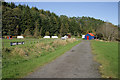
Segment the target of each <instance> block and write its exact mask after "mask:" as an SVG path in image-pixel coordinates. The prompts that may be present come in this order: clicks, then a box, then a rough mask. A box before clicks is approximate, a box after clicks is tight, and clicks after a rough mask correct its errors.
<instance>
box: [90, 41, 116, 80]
mask: <svg viewBox="0 0 120 80" xmlns="http://www.w3.org/2000/svg"><path fill="white" fill-rule="evenodd" d="M91 46H92V49H93V53H94V54H95V60H96V61H97V62H98V63H100V64H101V66H100V68H99V69H100V72H101V74H102V77H103V78H110V77H111V78H118V42H101V41H91Z"/></svg>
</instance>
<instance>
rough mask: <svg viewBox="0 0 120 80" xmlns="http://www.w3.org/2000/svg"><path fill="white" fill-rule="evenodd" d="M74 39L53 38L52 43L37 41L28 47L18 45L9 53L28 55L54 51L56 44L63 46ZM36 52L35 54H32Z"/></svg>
mask: <svg viewBox="0 0 120 80" xmlns="http://www.w3.org/2000/svg"><path fill="white" fill-rule="evenodd" d="M74 41H76V39H75V38H71V39H67V40H55V41H53V42H52V43H37V44H35V46H33V47H32V48H31V47H30V48H28V47H24V48H19V47H15V48H14V49H13V50H12V51H11V53H12V55H13V56H14V55H16V54H18V55H20V56H28V55H30V54H31V55H37V54H38V55H39V54H41V53H42V52H43V51H54V50H55V48H57V47H58V46H61V45H62V46H65V45H66V44H68V43H73V42H74ZM33 53H36V54H33Z"/></svg>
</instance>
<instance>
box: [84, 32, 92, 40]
mask: <svg viewBox="0 0 120 80" xmlns="http://www.w3.org/2000/svg"><path fill="white" fill-rule="evenodd" d="M91 39H94V35H93V34H92V33H88V34H86V35H85V40H91Z"/></svg>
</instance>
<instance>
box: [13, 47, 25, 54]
mask: <svg viewBox="0 0 120 80" xmlns="http://www.w3.org/2000/svg"><path fill="white" fill-rule="evenodd" d="M16 54H18V55H20V56H24V55H25V54H26V52H25V50H23V49H22V48H18V47H16V48H14V50H13V51H12V55H16Z"/></svg>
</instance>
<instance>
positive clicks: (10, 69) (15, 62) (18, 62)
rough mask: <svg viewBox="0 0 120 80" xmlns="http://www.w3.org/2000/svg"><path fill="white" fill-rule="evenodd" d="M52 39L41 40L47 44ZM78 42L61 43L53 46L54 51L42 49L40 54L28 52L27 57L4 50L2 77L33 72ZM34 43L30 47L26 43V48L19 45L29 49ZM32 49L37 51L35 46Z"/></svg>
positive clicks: (15, 76) (16, 76)
mask: <svg viewBox="0 0 120 80" xmlns="http://www.w3.org/2000/svg"><path fill="white" fill-rule="evenodd" d="M52 41H54V40H51V39H49V40H46V41H45V40H43V42H47V43H49V44H48V45H50V44H51V43H52ZM78 43H80V41H75V42H73V43H68V44H66V45H65V46H63V45H61V46H58V47H56V48H54V49H55V50H54V51H44V50H43V52H42V54H40V56H39V55H36V56H35V54H36V53H38V52H30V53H31V55H29V56H28V57H22V56H19V55H16V56H12V55H11V54H10V53H9V52H7V51H6V52H5V53H4V57H3V69H2V77H3V78H20V77H24V76H26V75H27V74H29V73H30V72H33V71H34V70H35V69H37V68H39V67H40V66H43V65H45V64H46V63H49V62H51V61H52V60H54V59H55V58H57V57H58V56H60V55H62V54H63V53H65V52H66V51H68V50H70V49H71V48H72V47H73V46H75V45H77V44H78ZM35 44H37V43H35ZM35 44H34V45H35ZM34 45H31V47H30V45H29V44H27V45H26V46H28V48H26V47H23V46H20V47H21V48H23V49H24V48H26V49H31V48H32V47H33V46H34ZM6 46H7V45H6ZM7 47H8V49H10V50H12V48H13V49H14V48H15V47H10V46H7ZM33 49H35V51H38V49H37V48H33Z"/></svg>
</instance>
